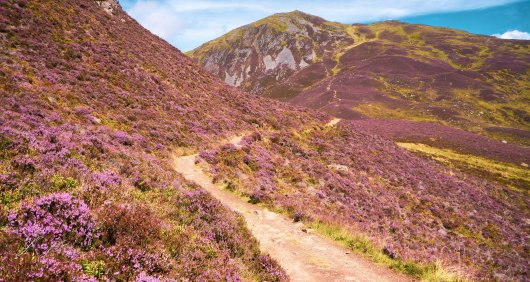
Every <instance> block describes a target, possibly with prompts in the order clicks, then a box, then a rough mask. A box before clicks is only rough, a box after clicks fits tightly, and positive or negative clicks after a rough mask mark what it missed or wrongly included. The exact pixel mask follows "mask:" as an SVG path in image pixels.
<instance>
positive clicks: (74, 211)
mask: <svg viewBox="0 0 530 282" xmlns="http://www.w3.org/2000/svg"><path fill="white" fill-rule="evenodd" d="M0 15H1V17H0V41H1V45H2V48H1V50H0V66H1V68H0V69H1V70H0V241H1V242H0V253H1V254H0V257H1V262H0V280H5V281H26V280H40V281H42V280H46V281H49V280H67V281H69V280H93V281H95V280H98V279H100V280H107V279H108V280H121V281H123V280H138V281H146V280H152V281H156V280H161V281H164V280H192V281H213V280H215V281H239V280H267V281H280V280H286V279H287V278H286V276H285V273H284V272H283V270H282V269H281V268H280V267H279V266H278V265H277V264H276V262H275V261H274V260H272V259H270V258H269V257H268V256H267V255H264V254H261V253H260V251H259V249H258V244H257V242H256V241H255V239H253V238H252V237H251V235H250V233H249V231H248V230H247V229H246V228H245V224H244V222H243V220H242V219H241V218H240V217H239V216H238V215H237V214H235V213H233V212H230V211H227V210H226V209H225V208H224V207H222V206H221V204H220V203H218V202H217V201H216V200H214V199H212V198H211V197H210V196H209V195H208V194H207V193H206V192H204V191H203V190H202V189H201V188H200V187H196V186H195V185H193V184H191V183H188V182H186V181H185V180H184V179H183V178H181V177H180V176H179V175H178V174H176V173H175V172H174V171H173V170H172V167H171V166H170V164H169V163H170V159H169V158H168V157H167V156H168V152H169V151H171V150H173V149H174V148H176V147H184V148H191V150H196V148H198V147H205V146H208V144H209V143H211V142H212V141H214V140H216V139H218V138H219V137H218V136H223V135H228V134H230V132H232V131H234V130H241V129H245V128H254V127H256V126H267V127H276V128H279V127H281V126H294V125H296V124H298V123H300V121H301V120H302V119H313V118H312V117H310V113H309V112H308V111H305V110H297V109H294V108H291V107H287V106H280V105H279V104H277V103H275V102H274V103H272V104H271V102H269V101H266V100H263V99H253V98H252V97H251V96H250V95H247V94H244V93H241V92H238V91H237V90H235V89H232V88H229V87H227V86H225V85H223V84H222V83H221V82H219V81H218V80H217V79H214V78H211V77H210V76H209V75H208V74H206V73H204V72H202V71H200V70H199V69H198V68H197V67H195V66H194V65H193V64H192V63H191V61H190V60H189V59H187V58H186V57H185V56H183V55H182V54H181V53H180V52H179V51H178V50H176V49H175V48H173V47H171V46H169V45H168V44H167V43H165V42H163V41H162V40H161V39H159V38H157V37H155V36H153V35H151V34H150V33H148V32H147V31H146V30H144V29H143V28H141V27H140V26H139V25H138V24H136V23H135V22H134V20H132V19H131V18H129V17H128V16H127V15H126V14H125V13H124V12H123V11H121V9H119V8H117V9H115V10H114V11H113V12H112V14H109V13H107V12H105V11H104V10H103V9H101V7H99V6H98V4H97V3H96V1H91V0H90V1H89V0H85V1H62V2H60V3H58V2H56V1H25V0H17V1H14V0H13V1H11V0H10V1H3V2H1V3H0ZM265 113H267V114H266V115H265ZM269 113H275V114H274V115H269ZM232 116H238V117H240V118H239V119H233V118H232ZM314 119H316V120H317V119H318V117H316V118H314Z"/></svg>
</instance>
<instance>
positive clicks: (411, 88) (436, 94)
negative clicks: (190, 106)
mask: <svg viewBox="0 0 530 282" xmlns="http://www.w3.org/2000/svg"><path fill="white" fill-rule="evenodd" d="M188 55H189V56H191V57H193V58H194V59H195V60H196V61H197V62H199V63H200V64H201V65H202V66H203V67H204V68H205V69H206V70H208V71H210V72H212V73H213V74H215V75H217V76H219V77H220V78H221V79H223V80H225V82H227V83H229V84H232V85H235V86H238V87H239V88H240V89H243V90H245V91H249V92H251V93H254V94H258V95H261V96H265V97H272V98H275V99H279V100H284V101H290V102H291V103H293V104H296V105H302V106H307V107H310V108H313V109H319V110H321V111H324V112H327V113H329V114H331V115H333V116H337V117H341V118H345V119H366V118H376V119H394V120H396V119H398V120H402V119H405V120H412V121H430V122H437V123H441V124H445V125H450V126H456V127H459V128H463V129H466V130H469V131H473V132H477V133H481V134H485V135H489V136H493V137H499V134H496V133H500V132H503V133H505V134H504V135H508V137H506V136H503V137H499V138H512V139H513V140H516V141H517V142H521V143H525V144H527V145H528V140H527V138H521V137H520V136H519V135H518V131H521V130H522V131H525V132H528V130H529V129H530V127H529V126H528V124H530V115H529V108H528V104H529V100H528V99H529V97H530V83H529V81H530V42H529V41H522V40H521V41H517V40H500V39H497V38H494V37H490V36H481V35H474V34H469V33H466V32H463V31H459V30H453V29H447V28H438V27H431V26H424V25H412V24H406V23H401V22H397V21H387V22H379V23H374V24H370V25H359V24H356V25H345V24H340V23H334V22H329V21H326V20H324V19H322V18H319V17H315V16H311V15H308V14H304V13H302V12H299V11H295V12H291V13H283V14H275V15H273V16H270V17H267V18H265V19H262V20H260V21H257V22H254V23H251V24H249V25H246V26H243V27H241V28H238V29H236V30H233V31H231V32H229V33H228V34H226V35H224V36H222V37H220V38H217V39H215V40H213V41H211V42H208V43H206V44H204V45H202V46H200V47H199V48H197V49H195V50H192V51H190V52H189V53H188ZM499 126H501V127H503V128H502V129H500V130H499V128H498V127H499Z"/></svg>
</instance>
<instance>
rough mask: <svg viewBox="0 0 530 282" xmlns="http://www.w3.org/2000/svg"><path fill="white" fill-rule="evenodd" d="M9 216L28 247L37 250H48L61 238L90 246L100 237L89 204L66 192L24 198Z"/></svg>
mask: <svg viewBox="0 0 530 282" xmlns="http://www.w3.org/2000/svg"><path fill="white" fill-rule="evenodd" d="M8 220H9V222H8V226H9V229H8V230H9V232H13V233H14V234H16V235H18V236H20V237H22V238H23V239H24V242H25V247H26V248H27V249H29V250H31V251H34V252H36V253H43V252H46V251H48V250H49V249H50V248H52V246H53V244H55V243H58V242H64V243H67V244H72V245H74V246H79V247H81V248H83V249H87V248H89V247H90V246H91V245H92V243H93V241H94V239H95V238H97V232H96V230H95V226H94V220H93V218H92V216H91V214H90V210H89V208H88V206H87V205H86V204H85V203H84V202H83V201H79V200H77V199H75V198H73V197H72V196H71V195H70V194H66V193H58V194H51V195H48V196H43V197H41V198H37V199H35V200H33V201H32V202H24V203H23V204H22V205H21V206H20V208H19V209H18V210H17V211H13V212H11V213H10V214H9V219H8Z"/></svg>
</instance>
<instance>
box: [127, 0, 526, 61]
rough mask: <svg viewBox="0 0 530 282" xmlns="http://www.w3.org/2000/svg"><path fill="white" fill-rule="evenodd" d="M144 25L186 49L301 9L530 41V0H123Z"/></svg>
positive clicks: (344, 18)
mask: <svg viewBox="0 0 530 282" xmlns="http://www.w3.org/2000/svg"><path fill="white" fill-rule="evenodd" d="M119 2H120V4H121V5H122V6H123V8H124V9H125V10H126V11H127V12H128V13H129V14H130V15H131V16H132V17H133V18H135V19H136V20H137V21H138V22H139V23H140V24H142V25H143V26H144V27H145V28H147V29H148V30H150V31H151V32H153V33H154V34H157V35H158V36H160V37H162V38H164V39H165V40H167V41H168V42H169V43H171V44H172V45H173V46H175V47H177V48H179V49H180V50H182V51H189V50H192V49H193V48H196V47H198V46H200V45H201V44H203V43H205V42H207V41H209V40H212V39H215V38H217V37H219V36H221V35H223V34H225V33H227V32H229V31H230V30H232V29H235V28H237V27H240V26H243V25H246V24H248V23H251V22H254V21H257V20H259V19H262V18H264V17H267V16H269V15H272V14H275V13H280V12H290V11H293V10H300V11H303V12H306V13H309V14H313V15H316V16H320V17H322V18H325V19H327V20H331V21H336V22H341V23H346V24H351V23H371V22H375V21H381V20H401V21H404V22H409V23H421V24H429V25H435V26H444V27H450V28H457V29H462V30H466V31H469V32H472V33H478V34H486V35H494V36H497V37H499V38H504V39H527V40H530V0H525V1H521V0H519V1H518V0H403V1H396V0H272V1H266V0H247V1H241V0H225V1H219V0H217V1H216V0H188V1H186V0H119Z"/></svg>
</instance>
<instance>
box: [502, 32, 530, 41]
mask: <svg viewBox="0 0 530 282" xmlns="http://www.w3.org/2000/svg"><path fill="white" fill-rule="evenodd" d="M493 36H495V37H498V38H501V39H522V40H530V33H528V32H524V31H519V30H509V31H507V32H505V33H503V34H498V33H497V34H494V35H493Z"/></svg>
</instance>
